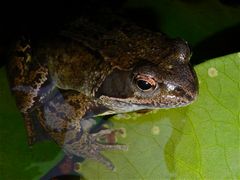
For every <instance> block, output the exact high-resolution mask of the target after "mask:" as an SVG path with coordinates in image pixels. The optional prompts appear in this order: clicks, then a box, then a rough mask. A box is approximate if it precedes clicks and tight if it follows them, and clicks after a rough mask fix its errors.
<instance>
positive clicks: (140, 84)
mask: <svg viewBox="0 0 240 180" xmlns="http://www.w3.org/2000/svg"><path fill="white" fill-rule="evenodd" d="M137 85H138V87H139V88H140V89H142V90H143V91H146V90H149V89H150V88H152V85H151V84H150V83H148V82H147V81H144V80H138V81H137Z"/></svg>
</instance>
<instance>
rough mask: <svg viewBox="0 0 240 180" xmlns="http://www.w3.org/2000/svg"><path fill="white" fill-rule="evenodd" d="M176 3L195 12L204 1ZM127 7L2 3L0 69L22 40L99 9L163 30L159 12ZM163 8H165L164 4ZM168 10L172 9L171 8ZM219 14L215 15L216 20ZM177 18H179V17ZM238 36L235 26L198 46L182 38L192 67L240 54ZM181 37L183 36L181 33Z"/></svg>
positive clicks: (95, 2)
mask: <svg viewBox="0 0 240 180" xmlns="http://www.w3.org/2000/svg"><path fill="white" fill-rule="evenodd" d="M177 1H179V2H181V3H185V4H186V7H187V6H188V5H190V6H189V8H192V7H195V6H193V5H198V4H201V3H202V2H203V1H204V0H198V1H193V0H172V1H169V3H171V2H172V3H173V6H174V3H175V4H176V2H177ZM139 2H141V1H139ZM151 2H154V1H151ZM156 2H157V1H156ZM219 3H221V4H222V5H224V6H226V7H230V8H235V9H239V11H240V7H239V4H240V1H238V0H219ZM126 4H128V0H88V1H77V0H76V1H57V2H55V1H46V2H45V1H31V2H28V1H17V2H15V1H7V2H2V3H1V5H0V12H1V14H0V65H3V64H5V63H6V61H7V60H6V54H7V53H6V52H7V49H9V46H10V45H11V43H12V42H13V41H14V40H15V39H17V38H19V37H20V36H22V35H25V36H26V35H27V36H30V37H33V38H41V37H46V36H50V35H51V33H55V32H56V31H57V30H58V29H60V28H61V26H62V25H63V24H64V23H65V22H67V21H70V20H71V19H74V18H76V17H78V16H81V15H83V14H87V13H89V14H91V15H92V14H96V15H97V11H98V10H99V9H107V10H109V9H111V11H112V12H113V13H117V14H120V15H121V16H124V17H125V18H126V19H130V20H131V21H133V22H135V23H137V24H139V25H140V26H144V27H147V28H150V29H152V30H154V31H161V30H162V27H161V19H160V20H159V16H157V15H156V11H154V10H153V9H151V7H150V8H149V7H142V6H141V7H139V8H136V7H128V6H127V5H126ZM162 4H163V5H164V3H162ZM170 5H171V4H170ZM161 6H162V5H161ZM196 7H197V6H196ZM167 8H169V4H168V7H167ZM203 11H204V10H203ZM213 13H214V12H213ZM218 13H219V12H216V16H217V15H218ZM176 16H178V15H177V14H176ZM233 18H236V17H233ZM239 19H240V17H239ZM206 21H207V20H206ZM176 23H177V22H176ZM223 23H224V22H223ZM176 31H177V30H176ZM165 33H167V32H165ZM239 33H240V24H235V25H234V26H232V27H228V28H224V29H222V30H221V31H218V32H216V33H215V34H214V35H212V36H210V37H207V38H206V39H203V40H202V41H201V42H199V43H197V44H191V38H188V37H186V38H187V39H186V38H185V37H183V38H185V39H186V40H187V41H190V45H191V46H192V49H193V57H192V63H193V64H198V63H200V62H202V61H204V60H207V59H210V58H214V57H218V56H222V55H226V54H230V53H234V52H237V51H239V50H240V45H239V44H240V43H239ZM175 34H177V33H175ZM179 34H180V35H181V33H179ZM170 35H171V34H170Z"/></svg>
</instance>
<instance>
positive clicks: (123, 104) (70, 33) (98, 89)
mask: <svg viewBox="0 0 240 180" xmlns="http://www.w3.org/2000/svg"><path fill="white" fill-rule="evenodd" d="M190 56H191V52H190V49H189V46H188V44H187V43H186V42H185V41H183V40H181V39H170V38H168V37H166V36H165V35H164V34H161V33H158V32H153V31H150V30H147V29H144V28H141V27H138V26H136V25H134V24H131V23H125V22H122V21H116V22H115V21H112V22H111V23H103V24H101V23H96V22H92V21H91V20H89V19H85V18H81V19H78V20H77V21H75V22H74V23H70V24H68V26H67V28H65V29H64V30H62V31H61V33H60V34H58V35H56V36H54V37H52V38H48V39H47V40H41V41H39V42H38V43H35V44H31V42H30V40H28V39H26V38H23V39H21V40H20V41H18V42H17V43H16V46H15V48H14V49H13V51H12V54H11V58H10V63H9V66H8V75H9V80H10V85H11V89H12V92H13V94H14V96H15V98H16V102H17V106H18V107H19V109H20V110H21V112H22V114H23V116H24V119H25V124H26V128H27V132H28V137H29V143H30V144H33V143H34V142H35V141H36V140H38V138H39V134H38V133H39V126H41V128H42V129H43V130H44V131H45V132H46V133H47V134H48V136H50V137H51V138H52V139H53V140H54V141H55V142H56V143H57V144H58V145H60V146H61V147H62V148H63V150H64V151H65V152H66V154H67V155H69V156H70V157H71V156H80V157H83V158H90V159H95V160H97V161H99V162H101V163H103V164H105V165H106V166H107V167H108V168H110V169H113V168H114V166H113V164H112V163H111V162H110V161H109V160H108V159H106V158H105V157H104V156H102V155H101V154H100V152H101V151H102V150H107V149H112V150H114V149H115V150H125V149H126V148H127V147H126V145H119V144H106V143H101V142H99V141H98V139H99V138H101V137H103V136H104V135H108V134H111V133H112V132H114V131H115V130H111V129H103V130H100V131H99V132H96V133H90V129H91V127H92V126H93V125H94V122H95V120H94V119H95V117H96V116H99V115H108V114H116V113H125V112H130V111H137V110H142V109H159V108H175V107H180V106H185V105H188V104H190V103H191V102H193V101H194V100H195V99H196V96H197V92H198V84H197V78H196V75H195V73H194V71H193V69H192V67H191V66H190V64H189V59H190Z"/></svg>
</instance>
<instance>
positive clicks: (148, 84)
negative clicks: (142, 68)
mask: <svg viewBox="0 0 240 180" xmlns="http://www.w3.org/2000/svg"><path fill="white" fill-rule="evenodd" d="M135 83H136V85H137V87H138V88H139V89H140V90H142V91H145V92H146V91H152V90H154V89H155V88H156V86H157V84H156V81H155V80H154V79H153V78H152V77H149V76H146V75H137V76H136V77H135Z"/></svg>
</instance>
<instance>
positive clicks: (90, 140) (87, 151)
mask: <svg viewBox="0 0 240 180" xmlns="http://www.w3.org/2000/svg"><path fill="white" fill-rule="evenodd" d="M116 131H117V130H110V129H106V130H101V131H99V132H97V133H93V134H90V133H86V132H85V133H83V134H82V136H81V138H80V140H79V141H76V142H73V143H71V144H65V147H66V149H67V150H68V153H70V154H74V155H76V156H81V157H83V158H86V159H93V160H96V161H98V162H100V163H102V164H104V165H105V166H106V167H107V168H108V169H110V170H114V165H113V163H112V162H111V161H110V160H109V159H107V158H106V157H104V156H103V155H102V154H101V153H100V152H101V151H105V150H125V151H126V150H127V149H128V148H127V146H126V145H122V144H112V143H106V144H105V143H101V142H99V139H102V138H103V136H112V134H115V132H116Z"/></svg>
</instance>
